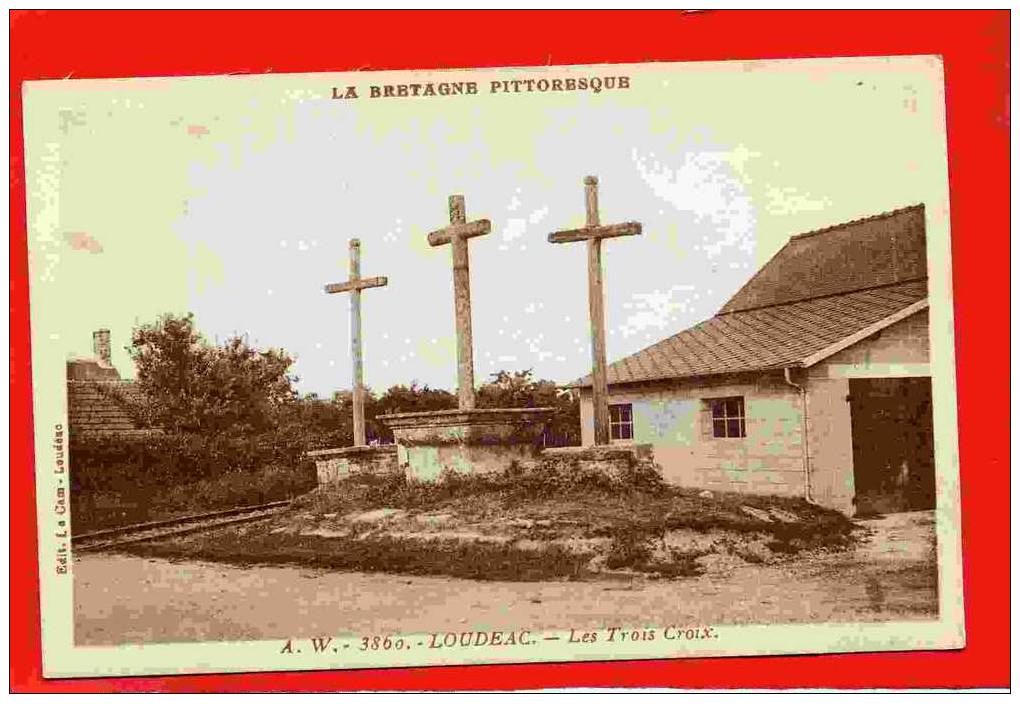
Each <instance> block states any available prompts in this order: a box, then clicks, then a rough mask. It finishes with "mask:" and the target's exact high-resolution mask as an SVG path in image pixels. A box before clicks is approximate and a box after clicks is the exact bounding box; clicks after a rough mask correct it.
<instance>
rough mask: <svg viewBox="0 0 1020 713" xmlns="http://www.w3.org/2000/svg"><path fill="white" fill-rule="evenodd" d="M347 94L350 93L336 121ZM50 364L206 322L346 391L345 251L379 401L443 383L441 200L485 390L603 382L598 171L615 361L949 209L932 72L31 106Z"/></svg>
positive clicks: (313, 84) (67, 99)
mask: <svg viewBox="0 0 1020 713" xmlns="http://www.w3.org/2000/svg"><path fill="white" fill-rule="evenodd" d="M593 76H598V77H605V76H617V77H618V76H628V77H630V88H629V89H626V90H624V89H614V90H603V91H601V92H599V93H595V92H592V91H587V92H582V91H577V92H546V93H538V92H535V93H521V94H507V93H498V94H491V93H489V92H488V87H489V82H490V81H492V80H494V79H495V80H502V79H516V78H553V77H575V78H577V77H593ZM410 81H415V82H423V81H433V82H440V81H450V82H452V81H476V82H478V84H479V87H480V91H479V93H478V94H477V95H473V96H456V97H450V96H448V97H417V98H414V97H408V98H402V99H401V98H392V99H370V98H369V97H368V87H369V86H370V85H383V84H396V83H402V82H403V83H406V82H410ZM334 86H337V87H341V88H342V87H346V86H355V87H357V88H358V92H359V95H360V98H359V99H333V98H331V97H332V88H333V87H334ZM25 103H26V126H25V133H26V168H27V177H28V178H27V181H28V183H27V186H28V210H29V246H30V270H31V280H32V281H31V297H30V299H31V308H32V319H33V350H34V354H37V353H45V354H46V355H48V356H51V357H52V358H54V359H55V358H57V356H59V358H60V359H65V358H67V357H71V356H87V355H89V354H90V353H91V333H92V331H93V330H94V329H99V328H103V327H105V328H108V329H110V330H111V332H112V339H113V347H114V364H115V365H116V366H117V367H118V368H119V369H120V371H121V373H122V374H123V375H124V376H127V377H130V376H132V374H133V370H132V366H131V362H130V358H129V357H128V355H127V353H126V352H125V350H124V347H125V346H126V345H127V343H128V342H129V339H130V334H131V330H132V328H133V327H134V326H136V325H140V324H145V323H148V322H152V321H153V320H154V319H155V318H156V317H158V316H159V315H160V314H163V313H168V312H169V313H175V314H182V313H187V312H191V313H194V315H195V318H196V322H197V325H198V327H199V329H200V330H201V331H202V332H203V333H204V334H206V335H207V336H208V337H209V339H210V340H216V341H223V340H224V339H226V338H228V337H230V336H232V335H235V334H240V335H246V336H247V338H248V339H249V341H250V343H252V344H253V345H256V346H259V347H279V348H283V349H285V350H286V351H287V352H289V353H290V354H292V355H293V356H294V357H295V359H296V362H295V365H294V369H293V370H294V374H295V375H296V376H297V377H298V378H299V381H298V383H297V388H298V389H299V390H300V391H302V392H304V393H316V394H319V395H322V396H328V395H330V394H331V393H332V392H333V391H335V390H338V389H347V388H350V384H351V365H350V334H349V329H350V314H349V298H348V296H347V295H326V294H325V293H324V291H323V286H324V285H325V284H326V283H329V282H340V281H343V280H346V279H347V271H348V265H347V260H348V250H347V243H348V240H350V239H351V238H358V239H360V240H361V244H362V274H363V275H364V276H374V275H385V276H386V277H387V278H388V279H389V285H388V286H387V287H384V288H377V289H371V290H368V291H366V292H365V293H363V300H362V310H363V311H362V321H363V334H364V344H365V347H364V352H365V380H366V383H367V385H368V386H369V387H370V388H373V389H375V390H376V391H382V390H385V388H387V387H388V386H390V385H392V384H397V383H410V382H411V381H417V382H418V383H419V384H429V385H431V386H433V387H442V388H453V387H454V386H455V380H456V362H455V351H454V345H455V335H454V313H453V295H452V284H451V274H452V272H451V256H450V248H449V246H444V247H436V248H433V247H429V245H428V243H427V241H426V235H427V233H428V232H429V231H431V230H435V229H437V228H440V227H442V226H444V225H446V224H447V223H448V212H447V197H448V196H449V195H450V194H453V193H462V194H464V195H465V197H466V203H467V219H468V220H475V219H478V218H488V219H490V220H491V221H492V226H493V229H492V233H491V234H490V235H487V236H484V237H479V238H474V239H472V240H471V241H470V247H469V249H470V255H471V288H472V311H473V329H474V355H475V375H476V380H478V381H479V382H480V381H482V380H485V379H486V378H488V375H489V374H491V373H493V372H495V371H498V370H501V369H506V370H520V369H528V368H530V369H533V370H534V373H535V375H536V376H537V377H540V378H547V379H552V380H555V381H557V382H563V383H565V382H567V381H570V380H572V379H574V378H577V377H578V376H581V375H583V374H585V373H587V371H588V370H589V369H590V344H589V327H588V307H587V285H586V281H587V273H586V256H585V247H584V245H583V244H580V243H574V244H567V245H552V244H549V243H548V242H547V235H548V234H549V233H550V232H552V231H555V230H561V229H566V228H571V227H579V226H580V225H582V224H583V221H584V198H583V195H584V193H583V185H582V179H583V177H584V176H585V175H588V174H594V175H597V176H598V177H599V181H600V188H599V190H600V195H599V204H600V209H601V216H602V222H603V223H610V222H622V221H630V220H636V221H640V222H641V223H642V224H643V226H644V231H643V233H642V234H641V235H639V236H632V237H624V238H615V239H612V240H607V241H605V242H604V244H603V266H604V271H605V273H604V274H605V292H606V300H605V304H606V322H607V349H608V356H609V359H610V360H613V359H617V358H620V357H623V356H626V355H627V354H630V353H633V352H635V351H637V350H639V349H641V348H643V347H645V346H648V345H649V344H652V343H654V342H657V341H659V340H661V339H664V338H666V337H668V336H670V335H672V334H675V333H676V332H678V331H680V330H682V329H685V328H687V327H689V326H691V325H693V324H695V323H697V322H699V321H701V320H703V319H707V318H708V317H710V316H711V315H712V314H713V313H714V312H715V311H716V310H717V309H718V308H719V307H720V306H721V305H722V304H723V303H724V302H725V301H726V300H727V299H728V298H729V296H731V295H732V294H733V293H734V292H735V291H736V290H737V289H738V288H739V287H740V286H741V285H742V284H743V283H744V282H745V281H746V280H747V279H748V278H749V277H750V276H751V275H752V274H753V273H754V271H755V270H757V269H758V268H759V267H760V266H761V265H762V264H763V263H764V262H765V261H767V260H768V258H769V257H771V256H772V255H773V254H774V253H775V252H776V251H777V250H778V249H779V248H780V247H781V246H782V245H783V244H784V243H785V242H786V240H787V239H788V238H789V236H790V235H793V234H796V233H799V232H804V231H808V230H813V229H816V228H820V227H824V226H827V225H832V224H836V223H840V222H844V221H847V220H853V219H856V218H861V217H864V216H867V215H873V214H876V213H880V212H883V211H888V210H893V209H896V208H899V207H903V206H905V205H910V204H914V203H919V202H925V203H926V205H927V206H928V208H929V211H930V212H932V211H934V212H935V213H938V212H940V211H941V212H946V211H948V206H946V205H945V204H944V201H945V182H946V165H945V143H944V142H945V136H944V133H945V132H944V117H943V95H942V86H941V65H940V64H939V62H938V61H937V60H936V59H935V58H930V57H915V58H911V57H904V58H894V59H884V58H870V59H852V60H793V61H754V62H727V63H687V64H648V65H617V66H608V65H604V66H598V67H572V68H557V67H545V68H531V69H502V70H485V71H473V70H449V71H445V72H421V73H413V74H412V73H394V72H384V73H369V72H363V73H348V74H306V75H259V76H249V77H244V76H233V77H204V78H173V79H122V80H67V81H59V82H36V83H30V84H29V85H26V89H25Z"/></svg>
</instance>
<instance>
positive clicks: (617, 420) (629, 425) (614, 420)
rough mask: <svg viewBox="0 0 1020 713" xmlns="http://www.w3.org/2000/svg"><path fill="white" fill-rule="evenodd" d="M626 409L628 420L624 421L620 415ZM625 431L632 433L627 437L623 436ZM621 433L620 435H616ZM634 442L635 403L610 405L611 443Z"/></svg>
mask: <svg viewBox="0 0 1020 713" xmlns="http://www.w3.org/2000/svg"><path fill="white" fill-rule="evenodd" d="M625 409H626V414H627V416H628V417H629V418H628V419H623V418H621V417H620V416H619V415H620V413H621V412H622V411H624V410H625ZM624 429H627V430H628V431H629V432H630V435H629V436H627V437H624V436H623V433H624ZM616 433H619V434H620V435H619V436H617V435H614V434H616ZM633 440H634V404H633V403H629V402H628V403H620V404H609V442H610V443H612V442H613V441H633Z"/></svg>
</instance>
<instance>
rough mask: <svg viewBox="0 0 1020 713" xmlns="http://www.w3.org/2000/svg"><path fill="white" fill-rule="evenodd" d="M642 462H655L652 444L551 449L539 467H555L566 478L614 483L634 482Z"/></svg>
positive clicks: (541, 459)
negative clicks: (591, 479)
mask: <svg viewBox="0 0 1020 713" xmlns="http://www.w3.org/2000/svg"><path fill="white" fill-rule="evenodd" d="M642 461H645V462H648V463H652V462H654V461H653V456H652V447H651V445H649V444H645V443H638V444H627V445H610V446H580V447H569V448H547V449H546V450H544V451H542V454H541V456H540V457H539V460H538V461H537V463H536V465H538V464H541V465H547V466H552V467H553V468H555V469H556V471H557V472H558V473H561V474H562V475H563V476H564V477H569V476H571V475H574V476H576V475H586V474H591V475H594V476H597V477H599V478H604V479H607V480H609V481H610V482H614V483H633V482H634V480H635V469H636V467H637V465H638V464H639V463H640V462H642Z"/></svg>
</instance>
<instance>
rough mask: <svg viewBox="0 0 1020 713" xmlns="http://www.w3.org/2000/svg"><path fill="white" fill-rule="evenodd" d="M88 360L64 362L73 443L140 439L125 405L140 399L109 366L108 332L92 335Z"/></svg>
mask: <svg viewBox="0 0 1020 713" xmlns="http://www.w3.org/2000/svg"><path fill="white" fill-rule="evenodd" d="M92 351H93V356H91V357H77V358H73V359H68V360H67V426H68V430H69V431H70V436H71V438H73V439H78V438H95V437H104V436H133V435H144V434H145V433H149V431H147V430H145V429H143V428H141V427H140V426H139V425H138V424H137V423H136V422H135V419H134V417H133V416H132V415H131V413H130V411H131V409H130V408H129V404H131V403H133V402H137V401H138V400H139V399H140V398H141V395H140V393H139V391H138V387H137V385H136V384H135V383H134V382H133V381H128V380H125V379H122V378H121V376H120V372H118V371H117V369H116V367H114V366H113V364H112V363H111V359H110V357H111V353H110V331H109V330H108V329H100V330H98V331H95V332H93V333H92Z"/></svg>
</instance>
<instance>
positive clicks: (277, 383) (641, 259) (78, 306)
mask: <svg viewBox="0 0 1020 713" xmlns="http://www.w3.org/2000/svg"><path fill="white" fill-rule="evenodd" d="M23 96H24V133H25V159H26V194H27V210H28V246H29V256H30V307H31V329H32V332H31V342H32V378H33V394H34V396H33V399H34V403H33V407H34V419H35V420H34V423H35V456H36V468H37V470H36V488H37V491H36V492H37V503H38V522H39V533H38V535H39V570H40V578H41V582H40V586H41V610H42V643H43V666H44V673H45V675H46V676H47V677H54V678H62V677H90V676H134V675H157V674H177V673H216V672H241V671H297V670H316V669H351V668H391V667H411V666H445V665H451V664H488V663H518V662H565V661H604V660H636V659H666V658H680V657H712V656H762V655H772V654H806V653H811V654H821V653H836V652H840V653H844V652H874V651H908V650H932V649H958V648H961V647H962V646H963V645H964V643H965V637H964V610H963V595H962V567H961V539H960V507H959V503H960V499H959V472H958V457H957V443H958V439H957V425H956V418H957V414H956V411H955V403H956V398H955V393H956V386H955V368H954V363H955V362H954V352H953V349H954V326H953V311H952V285H951V264H950V221H949V211H950V205H949V190H948V176H947V150H946V126H945V97H944V80H943V76H942V64H941V61H940V60H939V58H938V57H934V56H898V57H868V58H842V59H832V58H826V59H797V60H755V61H725V62H689V63H644V64H614V65H593V66H545V67H529V68H493V69H456V70H454V69H451V70H442V71H438V70H433V71H418V70H415V71H399V72H397V71H384V72H375V71H365V72H346V73H316V74H268V75H249V76H205V77H172V78H124V79H110V80H74V79H67V80H59V81H33V82H26V83H25V85H24V90H23Z"/></svg>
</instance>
